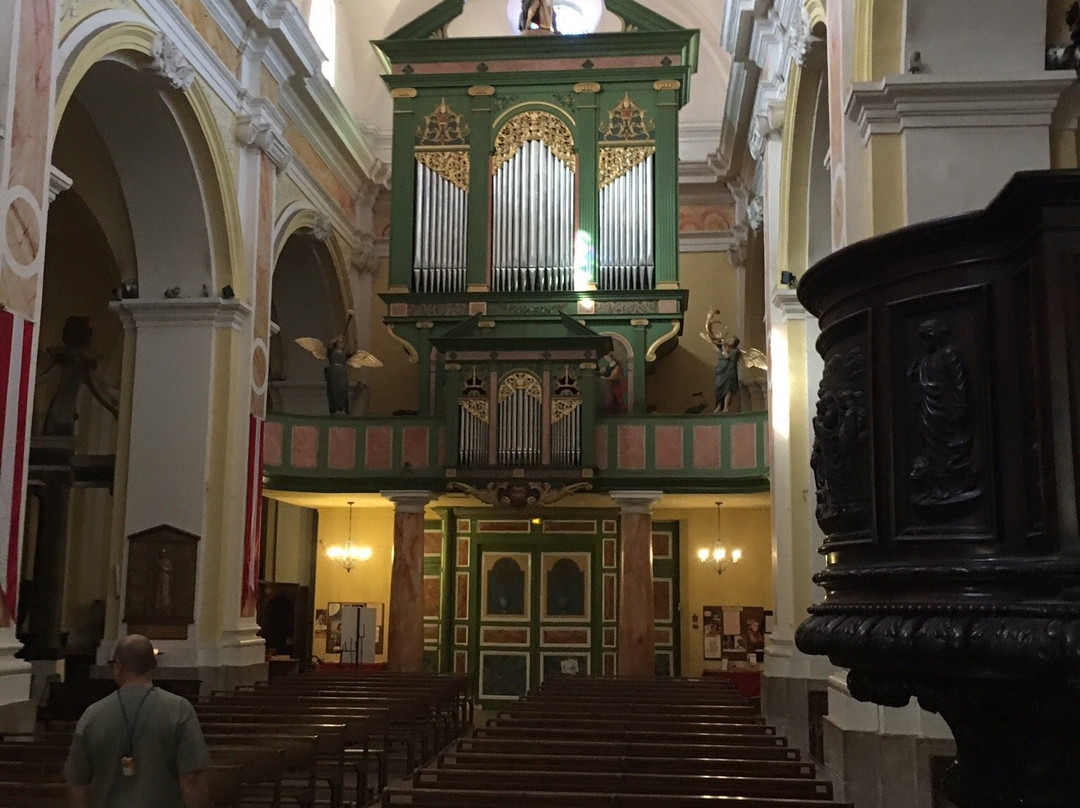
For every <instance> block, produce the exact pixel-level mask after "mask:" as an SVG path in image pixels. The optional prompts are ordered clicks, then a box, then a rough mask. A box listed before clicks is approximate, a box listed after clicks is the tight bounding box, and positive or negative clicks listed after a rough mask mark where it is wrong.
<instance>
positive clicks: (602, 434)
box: [593, 426, 608, 469]
mask: <svg viewBox="0 0 1080 808" xmlns="http://www.w3.org/2000/svg"><path fill="white" fill-rule="evenodd" d="M607 436H608V428H607V427H606V426H598V427H597V428H596V438H595V440H594V442H593V446H594V451H595V452H596V467H597V468H598V469H606V468H607V467H608V445H607Z"/></svg>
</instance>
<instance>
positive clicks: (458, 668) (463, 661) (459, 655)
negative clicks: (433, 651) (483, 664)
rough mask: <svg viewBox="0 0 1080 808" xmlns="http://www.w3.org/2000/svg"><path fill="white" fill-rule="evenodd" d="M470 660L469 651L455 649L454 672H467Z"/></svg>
mask: <svg viewBox="0 0 1080 808" xmlns="http://www.w3.org/2000/svg"><path fill="white" fill-rule="evenodd" d="M468 662H469V652H468V651H454V673H465V672H466V671H467V670H468Z"/></svg>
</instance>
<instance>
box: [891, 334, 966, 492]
mask: <svg viewBox="0 0 1080 808" xmlns="http://www.w3.org/2000/svg"><path fill="white" fill-rule="evenodd" d="M919 340H920V342H922V345H923V351H924V353H923V355H922V356H921V357H919V358H918V359H916V360H915V361H914V362H913V363H912V365H911V368H910V369H909V370H908V377H909V378H910V379H911V381H912V382H913V383H914V385H915V388H916V395H917V397H918V399H919V405H918V421H917V425H918V432H919V437H920V438H921V442H922V447H921V448H922V451H921V452H920V453H919V454H918V455H917V456H916V458H915V460H914V462H913V463H912V467H911V471H910V474H909V478H910V480H911V488H912V493H911V502H912V503H913V504H915V505H947V504H952V503H957V502H965V501H967V500H971V499H974V498H976V497H978V496H979V495H980V494H981V493H982V489H981V488H980V487H979V484H978V470H977V469H976V466H975V460H974V457H973V444H974V435H973V434H972V418H971V412H970V406H969V404H968V376H967V370H966V369H965V367H964V361H963V357H962V356H961V354H960V350H959V349H958V348H957V346H956V344H955V343H954V342H953V340H952V336H951V335H950V333H949V329H948V328H947V327H946V326H945V325H944V324H943V323H942V322H941V321H939V320H936V319H930V320H926V321H924V322H923V323H921V324H920V325H919Z"/></svg>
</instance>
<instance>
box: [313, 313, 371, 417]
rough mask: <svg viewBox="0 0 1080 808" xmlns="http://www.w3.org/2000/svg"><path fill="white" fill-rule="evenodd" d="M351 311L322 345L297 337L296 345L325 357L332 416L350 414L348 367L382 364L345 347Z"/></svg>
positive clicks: (318, 357)
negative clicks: (336, 332)
mask: <svg viewBox="0 0 1080 808" xmlns="http://www.w3.org/2000/svg"><path fill="white" fill-rule="evenodd" d="M352 318H353V313H352V312H351V311H350V312H349V318H348V319H347V320H346V321H345V327H344V328H342V329H341V334H339V335H338V336H337V337H335V338H334V339H333V340H331V341H330V344H329V345H324V344H323V342H322V340H320V339H316V338H315V337H300V338H298V339H297V340H296V344H297V345H299V346H300V347H301V348H303V349H304V350H306V351H310V352H311V354H312V356H314V357H315V358H316V359H325V360H326V362H327V365H326V369H325V370H324V371H323V373H324V374H325V376H326V401H327V404H328V405H329V407H330V414H331V415H348V414H349V368H381V367H382V366H383V363H382V362H380V361H379V360H378V359H376V358H375V356H374V355H372V354H370V353H368V352H367V351H360V350H357V351H349V350H347V349H346V347H345V344H346V339H345V335H346V334H347V333H348V331H349V323H350V322H352Z"/></svg>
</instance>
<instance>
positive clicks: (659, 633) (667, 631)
mask: <svg viewBox="0 0 1080 808" xmlns="http://www.w3.org/2000/svg"><path fill="white" fill-rule="evenodd" d="M674 636H675V635H674V634H673V633H672V631H671V627H670V626H657V627H656V628H655V629H653V641H654V642H655V643H656V644H657V645H671V643H672V642H673V638H674Z"/></svg>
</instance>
